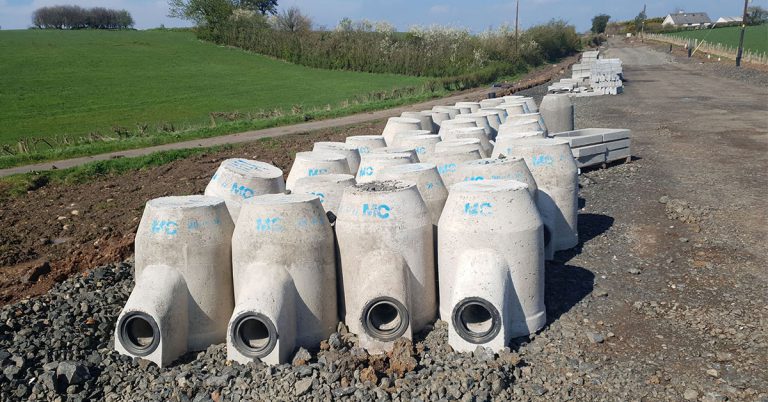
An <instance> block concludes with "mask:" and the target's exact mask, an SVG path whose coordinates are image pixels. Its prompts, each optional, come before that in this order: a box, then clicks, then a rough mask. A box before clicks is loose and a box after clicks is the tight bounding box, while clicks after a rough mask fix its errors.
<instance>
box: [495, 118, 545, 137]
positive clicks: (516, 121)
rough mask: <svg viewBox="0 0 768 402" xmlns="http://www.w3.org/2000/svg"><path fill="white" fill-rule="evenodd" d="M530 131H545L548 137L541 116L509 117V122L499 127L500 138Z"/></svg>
mask: <svg viewBox="0 0 768 402" xmlns="http://www.w3.org/2000/svg"><path fill="white" fill-rule="evenodd" d="M528 131H543V132H544V134H545V135H546V133H547V126H546V124H544V119H542V118H541V115H540V114H538V113H528V114H520V115H515V116H509V118H507V121H506V122H505V123H504V124H502V125H501V126H500V127H499V135H500V136H504V135H509V134H513V133H520V132H528Z"/></svg>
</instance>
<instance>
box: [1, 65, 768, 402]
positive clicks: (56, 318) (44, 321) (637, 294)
mask: <svg viewBox="0 0 768 402" xmlns="http://www.w3.org/2000/svg"><path fill="white" fill-rule="evenodd" d="M647 68H648V67H644V69H642V70H636V71H634V72H633V70H632V69H631V68H628V69H627V70H628V71H627V73H628V76H629V77H630V78H637V79H636V80H635V81H634V82H635V84H633V85H632V86H629V87H628V88H627V93H626V94H625V95H622V96H619V97H599V98H587V99H578V100H577V124H578V125H579V126H581V127H595V126H598V127H599V126H628V127H630V128H632V129H633V133H634V136H635V140H634V141H635V142H634V143H633V147H634V148H633V149H634V151H633V153H634V154H635V155H636V156H638V158H637V159H636V160H635V161H634V162H632V163H630V164H615V165H613V166H611V167H610V168H608V169H605V170H589V171H585V172H584V173H583V174H582V176H581V177H580V184H581V187H582V188H581V197H582V198H583V202H582V209H581V211H580V216H579V232H580V237H581V244H580V245H579V246H578V247H577V248H575V249H574V250H571V251H567V252H561V253H558V254H557V261H554V262H552V263H548V264H547V270H546V305H547V314H548V323H547V326H546V327H545V328H544V329H543V330H542V331H540V333H538V334H535V335H533V336H531V337H530V338H518V339H515V340H514V342H513V343H512V344H511V345H510V347H509V350H505V351H502V352H501V353H493V352H491V351H488V350H484V349H482V348H479V349H478V350H476V351H475V352H474V353H472V354H458V353H454V352H452V351H451V349H450V347H449V346H448V345H447V332H446V328H445V324H444V323H442V322H440V321H438V322H437V323H436V324H435V326H434V328H432V329H430V330H428V331H426V333H424V334H421V335H420V336H419V337H417V339H415V341H414V344H411V343H410V342H401V343H399V344H398V345H397V347H396V348H395V350H394V351H393V352H392V353H391V354H389V355H388V356H382V357H376V356H373V357H372V356H368V355H367V354H366V353H365V352H364V351H363V350H361V349H359V348H357V347H355V342H356V340H355V337H354V336H353V335H351V334H348V333H346V330H345V328H344V327H343V326H342V325H340V327H339V331H338V333H335V334H333V335H332V336H331V337H330V338H329V339H328V341H327V342H323V343H322V344H321V345H319V347H318V350H312V351H309V352H308V351H305V350H299V351H298V352H297V354H296V358H295V359H294V361H293V364H286V365H282V366H278V367H271V368H270V367H266V366H264V365H262V364H260V363H251V364H249V365H239V364H236V363H228V362H226V360H225V350H224V347H223V345H216V346H212V347H211V348H209V349H208V350H206V351H203V352H197V353H191V354H188V355H186V356H184V357H183V358H182V359H181V360H180V361H179V362H178V363H177V364H175V365H174V366H173V367H170V368H167V369H162V370H161V369H158V368H157V367H155V366H154V365H150V364H146V362H144V361H138V360H132V359H129V358H126V357H122V356H119V355H117V354H116V353H115V352H113V351H112V342H113V341H112V332H113V330H114V322H115V320H116V318H117V315H118V313H119V311H120V308H121V307H122V305H123V303H124V302H125V300H126V299H127V297H128V294H129V292H130V290H131V288H132V286H133V280H132V278H133V276H132V269H133V265H132V262H131V261H126V262H125V263H121V264H115V265H107V266H103V267H99V268H96V269H93V270H91V271H90V272H89V273H87V274H86V275H81V276H76V277H72V278H70V279H68V280H66V281H64V282H62V283H59V284H57V285H56V286H55V287H54V288H53V289H52V290H51V291H50V292H48V293H47V294H45V295H43V296H39V297H35V298H32V299H25V300H22V301H21V302H18V303H16V304H12V305H8V306H5V307H3V308H1V309H0V368H1V369H2V378H3V380H2V381H0V399H1V400H58V401H65V400H66V401H78V400H107V401H116V400H185V401H186V400H192V401H208V400H212V401H220V400H329V399H337V400H364V401H365V400H368V401H373V400H376V401H379V400H381V401H388V400H392V401H438V400H464V401H485V400H542V401H543V400H606V401H616V400H622V401H623V400H627V401H629V400H632V401H657V400H675V401H678V400H698V401H725V400H735V401H742V400H743V401H768V300H767V299H768V297H767V295H766V291H765V289H766V277H765V268H764V267H765V264H766V260H765V257H764V256H765V255H766V254H765V252H766V251H767V250H766V245H765V241H764V240H765V238H766V236H765V235H766V228H765V225H764V219H765V217H764V212H765V210H768V209H766V208H765V207H766V199H768V195H767V194H766V191H767V190H766V189H768V185H765V184H766V183H765V181H766V180H767V178H766V177H765V175H764V172H765V168H766V160H765V155H763V154H762V153H763V152H764V151H765V139H764V137H763V138H762V139H759V140H755V141H757V142H755V143H749V145H748V146H744V145H743V143H742V142H739V141H743V140H744V138H742V137H739V136H733V137H728V138H726V139H725V140H722V141H719V140H718V141H715V140H712V138H714V137H712V136H713V135H714V134H712V132H710V131H707V129H710V130H715V131H717V130H718V129H719V128H718V127H719V126H718V123H717V122H715V121H714V119H713V120H710V121H707V120H705V119H703V118H702V117H700V116H699V117H697V118H698V119H699V120H701V121H698V122H697V123H696V124H697V126H696V127H688V128H686V127H687V126H686V125H685V124H684V123H687V122H682V121H680V119H679V116H678V114H679V112H680V110H682V109H685V108H686V107H691V108H693V107H695V109H697V110H700V111H701V113H702V115H706V114H707V113H709V114H713V112H712V111H713V110H718V109H725V110H728V111H729V113H736V111H735V110H732V109H733V108H730V109H729V106H728V105H727V100H724V101H723V102H725V103H724V104H720V103H716V104H715V103H713V102H715V101H714V100H707V99H704V100H701V99H700V101H699V102H698V103H696V104H694V105H691V106H686V104H685V103H680V105H682V106H680V107H679V108H677V109H675V108H673V107H672V106H671V105H673V104H678V102H679V99H676V98H675V99H673V98H672V97H671V96H669V95H668V94H665V93H663V91H662V90H661V89H660V88H662V86H664V85H666V84H665V82H671V81H670V80H673V79H678V78H679V77H678V75H675V74H678V73H679V72H676V71H677V70H675V68H674V67H673V66H672V67H671V66H669V65H665V66H663V68H662V69H660V72H657V73H658V74H661V76H658V77H656V78H655V80H656V81H651V80H645V81H644V80H643V79H642V77H640V75H642V74H646V73H647V71H646V70H647ZM686 68H688V66H686ZM691 68H693V67H691ZM633 74H636V75H633ZM664 74H666V75H664ZM701 74H709V73H708V72H706V71H705V72H702V73H701ZM709 77H710V78H711V75H709ZM630 82H631V81H630ZM734 82H735V81H734ZM681 85H683V84H681ZM712 85H715V84H712ZM729 85H730V84H729ZM733 85H735V84H733ZM704 89H705V90H709V91H714V92H717V91H721V90H722V89H721V88H719V87H714V88H704ZM740 89H743V88H740ZM536 91H539V92H540V91H541V89H534V90H531V92H530V93H531V94H533V95H537V94H539V95H540V93H537V92H536ZM665 96H666V98H665ZM659 99H662V100H661V101H660V100H659ZM664 99H666V100H664ZM753 101H754V102H757V103H758V104H759V102H760V101H761V100H760V99H753ZM665 102H666V103H665ZM763 107H764V106H763ZM678 109H680V110H678ZM753 109H754V110H755V111H759V110H758V109H760V107H759V105H758V106H754V107H753ZM685 111H686V112H688V111H687V110H685ZM741 113H742V114H741V115H739V116H738V117H739V118H741V119H742V120H745V121H748V122H749V121H751V122H755V121H758V122H759V121H764V119H763V120H759V119H760V117H759V116H758V117H755V115H753V114H750V112H749V111H743V112H741ZM763 116H764V115H763ZM750 119H751V120H750ZM688 124H689V123H688ZM720 124H722V123H720ZM726 126H727V124H726ZM764 129H765V128H764V127H763V130H764ZM740 132H741V133H747V134H742V135H743V136H747V135H748V134H749V133H750V131H748V130H747V129H741V131H740ZM758 134H760V135H764V133H758ZM702 138H707V140H708V141H710V142H709V143H708V147H707V149H701V147H700V146H699V144H700V143H701V139H702ZM734 147H736V148H738V150H739V155H741V156H742V157H744V158H745V159H746V160H748V162H747V163H748V165H747V166H744V165H739V166H731V165H729V164H727V163H726V159H725V158H723V159H720V158H712V157H711V155H713V154H716V155H730V153H731V152H732V148H734ZM750 164H751V165H750ZM742 170H746V171H754V172H763V174H756V175H749V174H743V173H742V174H741V175H739V174H738V172H740V171H742ZM702 172H703V173H702ZM707 186H709V187H707ZM702 188H705V189H707V191H701V189H702ZM755 210H757V212H755ZM760 211H762V213H761V212H760ZM761 216H762V218H761Z"/></svg>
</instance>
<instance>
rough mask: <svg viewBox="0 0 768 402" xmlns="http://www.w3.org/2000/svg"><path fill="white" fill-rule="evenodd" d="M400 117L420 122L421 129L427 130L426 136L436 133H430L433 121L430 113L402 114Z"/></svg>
mask: <svg viewBox="0 0 768 402" xmlns="http://www.w3.org/2000/svg"><path fill="white" fill-rule="evenodd" d="M400 117H405V118H409V119H417V120H419V121H420V122H421V129H422V130H427V133H426V134H432V133H436V131H432V129H433V124H434V121H433V120H432V114H431V113H424V112H403V113H401V114H400Z"/></svg>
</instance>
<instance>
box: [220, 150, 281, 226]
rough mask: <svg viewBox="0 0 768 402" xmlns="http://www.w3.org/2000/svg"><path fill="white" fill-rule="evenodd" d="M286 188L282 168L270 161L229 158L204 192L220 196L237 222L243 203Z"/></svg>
mask: <svg viewBox="0 0 768 402" xmlns="http://www.w3.org/2000/svg"><path fill="white" fill-rule="evenodd" d="M282 192H285V180H283V171H282V170H280V169H279V168H277V167H275V166H272V165H270V164H268V163H264V162H258V161H252V160H248V159H227V160H225V161H224V162H222V163H221V165H220V166H219V169H218V170H216V173H214V175H213V178H211V181H210V182H209V183H208V186H207V187H206V188H205V195H208V196H212V197H219V198H221V199H223V200H224V202H225V203H226V204H227V210H229V214H230V215H231V216H232V221H234V222H237V217H238V216H239V215H240V208H241V207H242V204H243V203H246V202H248V200H249V199H251V198H253V197H254V196H257V195H263V194H277V193H282Z"/></svg>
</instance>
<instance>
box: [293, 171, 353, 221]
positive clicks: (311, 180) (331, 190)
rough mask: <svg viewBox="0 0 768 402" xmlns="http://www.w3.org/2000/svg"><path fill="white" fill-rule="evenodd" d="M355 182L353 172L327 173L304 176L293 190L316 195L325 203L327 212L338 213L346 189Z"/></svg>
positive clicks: (324, 206) (324, 207)
mask: <svg viewBox="0 0 768 402" xmlns="http://www.w3.org/2000/svg"><path fill="white" fill-rule="evenodd" d="M355 184H356V182H355V176H352V175H351V174H325V175H322V176H312V177H302V178H301V179H299V180H297V181H296V184H295V185H294V187H293V192H294V193H297V194H298V193H303V194H312V195H316V196H317V197H318V198H319V199H320V203H321V204H323V209H324V210H325V212H333V214H334V215H338V211H339V205H340V204H341V196H342V195H343V194H344V189H345V188H347V187H349V186H354V185H355Z"/></svg>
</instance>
